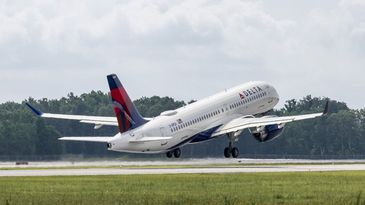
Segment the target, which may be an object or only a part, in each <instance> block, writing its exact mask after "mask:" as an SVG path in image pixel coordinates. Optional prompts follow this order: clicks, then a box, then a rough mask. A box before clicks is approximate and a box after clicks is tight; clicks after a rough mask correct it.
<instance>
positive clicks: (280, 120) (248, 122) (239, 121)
mask: <svg viewBox="0 0 365 205" xmlns="http://www.w3.org/2000/svg"><path fill="white" fill-rule="evenodd" d="M328 104H329V102H327V103H326V106H325V109H324V111H323V112H322V113H314V114H306V115H295V116H286V117H277V116H266V117H261V118H245V117H241V118H236V119H234V120H232V121H230V122H228V123H227V124H225V125H223V126H222V127H220V128H219V129H218V130H216V131H215V132H214V133H213V135H212V136H213V137H214V136H219V135H223V134H227V133H231V132H237V131H240V130H243V129H246V128H253V127H261V126H266V125H274V124H285V123H288V122H294V121H299V120H306V119H313V118H317V117H321V116H324V115H326V114H327V113H328Z"/></svg>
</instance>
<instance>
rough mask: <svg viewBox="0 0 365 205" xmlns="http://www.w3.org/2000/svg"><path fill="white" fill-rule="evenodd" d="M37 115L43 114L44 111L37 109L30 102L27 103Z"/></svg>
mask: <svg viewBox="0 0 365 205" xmlns="http://www.w3.org/2000/svg"><path fill="white" fill-rule="evenodd" d="M25 104H26V105H27V106H28V107H29V108H30V109H31V110H32V111H33V112H34V113H35V114H36V115H38V116H42V115H43V112H41V111H39V110H37V109H36V108H35V107H33V106H31V105H30V104H29V103H27V102H26V103H25Z"/></svg>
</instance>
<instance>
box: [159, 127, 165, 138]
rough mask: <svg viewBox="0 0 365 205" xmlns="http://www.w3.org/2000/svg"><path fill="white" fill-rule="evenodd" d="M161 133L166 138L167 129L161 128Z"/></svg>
mask: <svg viewBox="0 0 365 205" xmlns="http://www.w3.org/2000/svg"><path fill="white" fill-rule="evenodd" d="M160 133H161V136H162V137H165V136H166V129H165V128H164V127H160Z"/></svg>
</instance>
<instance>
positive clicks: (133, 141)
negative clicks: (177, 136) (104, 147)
mask: <svg viewBox="0 0 365 205" xmlns="http://www.w3.org/2000/svg"><path fill="white" fill-rule="evenodd" d="M171 138H172V137H142V138H139V139H131V140H129V142H131V143H139V142H153V141H164V140H169V139H171Z"/></svg>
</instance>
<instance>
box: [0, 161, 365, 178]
mask: <svg viewBox="0 0 365 205" xmlns="http://www.w3.org/2000/svg"><path fill="white" fill-rule="evenodd" d="M356 170H364V171H365V164H346V165H331V164H327V165H305V164H303V165H285V166H281V165H271V166H270V165H267V166H245V167H217V168H165V169H153V168H147V169H146V168H130V169H127V168H100V169H99V168H98V169H97V168H91V169H43V170H42V169H39V170H0V177H9V176H84V175H85V176H86V175H135V174H205V173H258V172H314V171H356Z"/></svg>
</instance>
